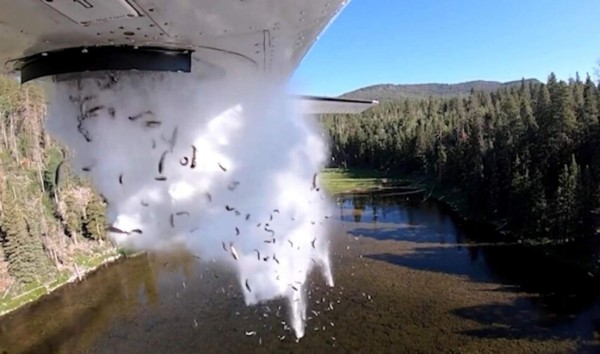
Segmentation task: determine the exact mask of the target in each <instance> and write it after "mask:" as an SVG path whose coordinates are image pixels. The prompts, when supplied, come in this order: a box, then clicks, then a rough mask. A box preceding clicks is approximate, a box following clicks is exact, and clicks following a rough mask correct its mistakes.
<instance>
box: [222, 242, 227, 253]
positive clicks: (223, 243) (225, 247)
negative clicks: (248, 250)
mask: <svg viewBox="0 0 600 354" xmlns="http://www.w3.org/2000/svg"><path fill="white" fill-rule="evenodd" d="M221 244H222V245H223V250H224V251H225V252H227V246H226V245H225V242H221Z"/></svg>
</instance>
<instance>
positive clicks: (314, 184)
mask: <svg viewBox="0 0 600 354" xmlns="http://www.w3.org/2000/svg"><path fill="white" fill-rule="evenodd" d="M315 189H317V173H315V174H314V175H313V179H312V189H311V190H315Z"/></svg>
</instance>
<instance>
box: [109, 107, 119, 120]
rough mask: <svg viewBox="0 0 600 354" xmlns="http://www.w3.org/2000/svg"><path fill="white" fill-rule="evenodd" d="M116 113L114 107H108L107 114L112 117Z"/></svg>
mask: <svg viewBox="0 0 600 354" xmlns="http://www.w3.org/2000/svg"><path fill="white" fill-rule="evenodd" d="M116 113H117V111H116V110H115V109H114V107H109V108H108V114H109V115H110V117H111V118H114V117H115V114H116Z"/></svg>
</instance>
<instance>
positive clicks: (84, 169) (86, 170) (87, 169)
mask: <svg viewBox="0 0 600 354" xmlns="http://www.w3.org/2000/svg"><path fill="white" fill-rule="evenodd" d="M82 170H83V171H84V172H90V171H91V170H92V166H86V167H84V168H82Z"/></svg>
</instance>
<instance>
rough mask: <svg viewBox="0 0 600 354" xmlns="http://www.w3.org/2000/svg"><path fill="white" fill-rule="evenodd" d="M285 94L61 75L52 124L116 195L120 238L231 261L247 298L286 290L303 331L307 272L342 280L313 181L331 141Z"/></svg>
mask: <svg viewBox="0 0 600 354" xmlns="http://www.w3.org/2000/svg"><path fill="white" fill-rule="evenodd" d="M283 91H284V90H283V89H282V86H281V85H278V84H276V83H273V82H266V81H265V80H264V79H259V78H257V77H252V76H249V77H245V78H244V79H243V80H241V79H240V80H235V82H227V81H206V80H205V81H202V80H199V79H197V78H195V77H194V76H193V75H191V74H183V73H140V72H130V73H101V74H100V75H93V76H91V75H87V76H81V77H75V78H70V79H67V80H62V81H58V82H55V83H53V85H52V90H51V93H52V95H51V101H50V106H49V117H48V120H47V124H48V128H49V131H50V132H51V134H53V135H54V136H56V137H57V138H58V139H59V140H61V141H62V142H63V143H65V144H66V145H68V146H69V147H70V148H71V149H72V150H73V151H74V152H75V156H74V158H73V161H71V163H72V166H73V169H74V170H75V171H78V172H79V173H81V174H83V175H86V176H89V178H91V180H92V181H93V183H94V185H95V186H96V188H97V189H98V191H99V192H100V193H101V194H102V195H103V196H104V197H105V199H106V200H107V203H108V208H107V222H108V223H109V225H110V226H111V228H110V231H111V232H110V236H111V237H112V238H113V239H114V241H116V242H117V243H118V244H119V245H123V246H127V247H131V248H135V249H139V250H155V251H156V250H158V251H160V250H165V249H169V248H172V247H175V246H177V247H180V246H181V245H183V246H184V247H186V248H187V249H188V250H190V251H191V252H192V253H194V254H195V255H197V256H199V257H201V258H202V259H204V260H212V259H214V260H216V261H219V262H224V263H226V264H227V265H228V266H229V267H231V268H232V269H234V270H235V271H236V273H237V275H238V279H239V284H240V288H241V289H242V291H243V293H244V296H245V302H246V304H248V305H251V304H257V303H259V302H263V301H266V300H270V299H275V298H280V297H284V298H287V299H289V304H290V309H291V317H292V318H291V322H292V327H293V328H294V330H295V334H296V336H297V337H298V338H300V337H302V336H303V335H304V321H305V313H306V307H307V303H306V291H307V289H306V280H307V276H308V275H309V273H310V272H311V270H312V269H313V268H314V267H320V268H321V270H322V271H323V273H324V275H325V278H326V280H327V282H328V284H329V285H331V286H332V285H333V279H332V274H331V269H330V260H329V249H328V247H329V243H328V240H327V232H326V231H327V230H326V227H325V226H323V219H324V217H325V215H328V214H330V213H331V206H330V204H329V202H328V200H327V198H326V197H325V196H324V195H323V192H322V191H321V190H320V188H319V186H318V180H317V179H316V178H315V174H316V173H317V172H318V171H319V170H320V169H321V168H322V167H323V165H324V163H325V160H326V156H327V147H326V144H325V142H324V140H323V139H322V137H321V134H320V133H319V131H318V129H317V127H316V123H315V122H314V121H312V120H311V118H310V117H306V116H303V115H302V114H300V113H299V112H298V107H297V106H295V105H294V104H291V103H290V101H289V100H287V99H286V98H285V97H284V95H283Z"/></svg>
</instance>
